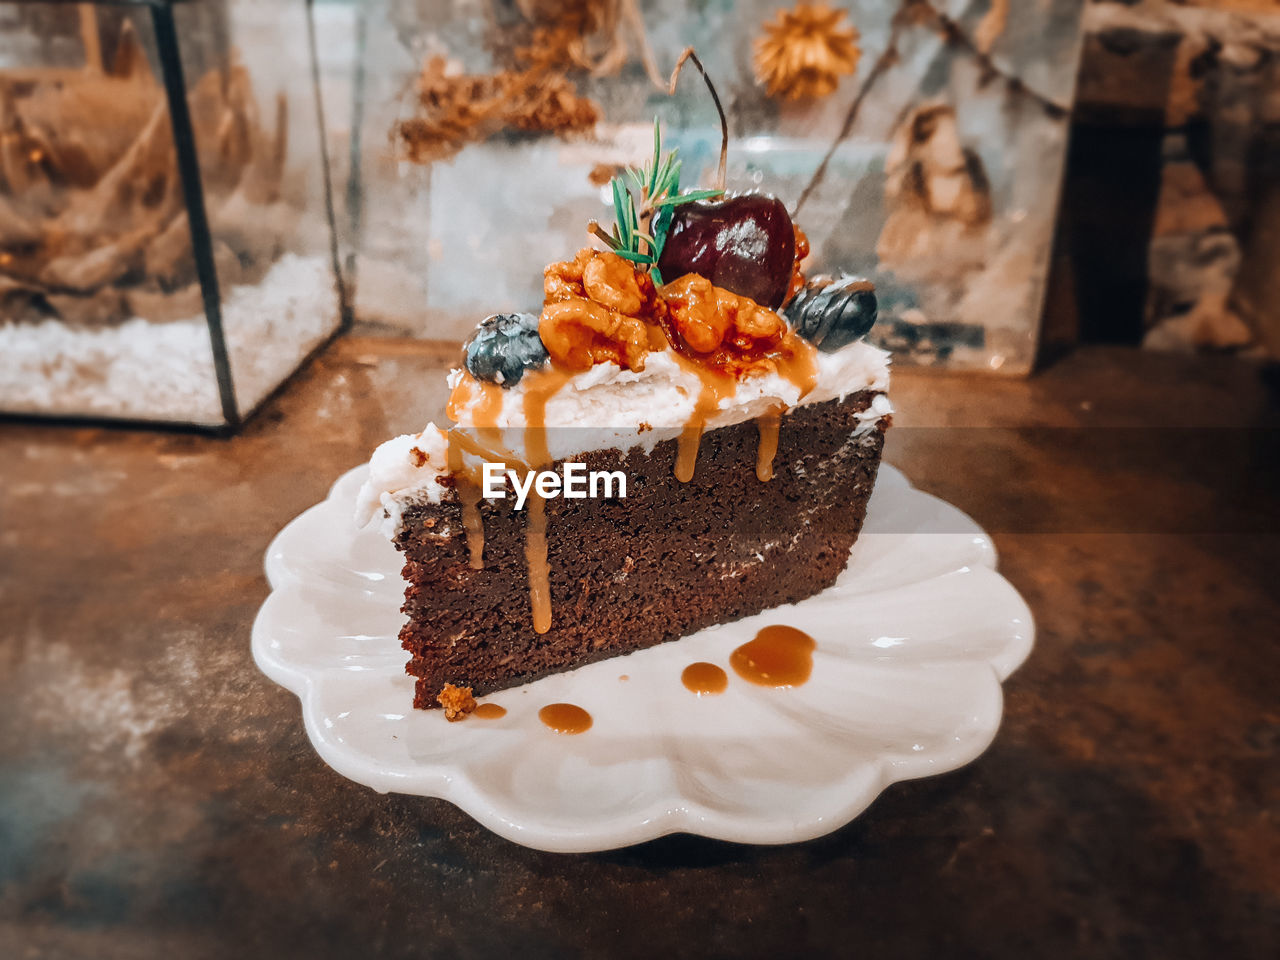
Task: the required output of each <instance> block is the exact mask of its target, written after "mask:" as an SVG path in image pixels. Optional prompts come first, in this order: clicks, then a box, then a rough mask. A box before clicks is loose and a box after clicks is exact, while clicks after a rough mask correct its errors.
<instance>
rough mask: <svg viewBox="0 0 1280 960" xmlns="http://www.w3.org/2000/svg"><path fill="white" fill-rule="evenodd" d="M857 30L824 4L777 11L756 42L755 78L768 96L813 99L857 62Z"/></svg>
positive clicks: (830, 89) (840, 12) (842, 14)
mask: <svg viewBox="0 0 1280 960" xmlns="http://www.w3.org/2000/svg"><path fill="white" fill-rule="evenodd" d="M859 56H860V51H859V50H858V31H857V30H855V29H854V28H853V27H852V26H851V25H850V24H849V23H848V22H846V20H845V12H844V11H843V10H833V9H832V8H831V7H829V6H827V5H826V4H825V3H818V4H811V3H800V4H797V5H796V7H795V9H793V10H779V11H778V13H777V16H776V17H775V18H774V19H773V21H772V22H766V23H765V24H764V27H763V32H762V33H761V35H760V36H759V37H758V38H757V39H756V42H755V60H754V64H755V71H756V79H757V80H758V81H759V82H760V83H762V84H764V86H765V91H766V92H767V93H768V95H769V96H771V97H785V98H787V99H788V100H802V99H815V98H818V97H825V96H827V95H828V94H831V93H833V92H834V91H835V89H836V86H837V85H838V84H839V82H840V78H841V77H842V76H846V75H848V74H851V73H853V71H854V70H855V69H857V66H858V57H859Z"/></svg>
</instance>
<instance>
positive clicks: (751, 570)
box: [395, 391, 883, 707]
mask: <svg viewBox="0 0 1280 960" xmlns="http://www.w3.org/2000/svg"><path fill="white" fill-rule="evenodd" d="M872 399H873V394H871V393H870V392H867V391H862V392H860V393H856V394H853V395H852V396H849V397H847V398H845V399H844V400H829V401H827V402H825V403H819V404H814V405H811V406H804V407H800V408H799V409H797V410H795V411H794V412H792V413H791V414H789V415H788V416H787V417H786V420H785V424H784V425H783V428H782V429H781V431H780V435H779V439H778V447H777V453H776V457H775V461H774V462H775V465H776V466H775V470H774V472H773V477H772V479H770V480H769V481H768V482H763V481H761V480H760V479H758V477H757V472H756V466H757V456H758V447H759V443H760V436H759V431H758V430H757V427H756V425H755V424H754V423H753V422H750V421H748V422H746V423H739V424H735V425H733V426H727V427H723V428H720V429H718V430H714V431H711V432H709V433H708V434H707V436H706V437H704V438H703V442H702V449H701V451H700V453H699V455H698V464H697V472H696V475H695V476H694V478H693V479H692V480H691V481H689V482H688V483H681V482H680V481H679V480H678V479H677V478H676V476H675V472H674V469H673V467H674V463H675V460H676V458H677V456H678V449H677V447H678V440H665V441H662V442H660V443H658V444H657V445H656V446H655V447H654V449H653V450H652V452H650V453H646V452H644V451H643V450H641V449H638V448H636V449H632V450H631V451H629V452H627V453H622V452H620V451H618V450H605V451H593V452H590V453H586V454H584V455H583V456H582V457H581V462H583V463H584V464H585V466H586V468H587V469H588V470H609V471H616V470H620V471H622V472H623V473H625V475H626V476H627V478H628V489H627V496H626V497H625V498H621V497H614V498H608V499H597V500H592V499H585V498H584V499H566V498H558V499H553V500H547V501H546V504H545V511H546V516H545V523H546V538H547V554H546V558H547V566H548V568H549V584H550V595H551V597H552V609H553V620H552V624H551V626H550V628H549V629H548V630H547V631H546V632H545V633H538V632H537V631H536V630H535V629H534V622H533V613H532V609H531V604H530V602H529V586H530V583H529V570H528V563H527V558H526V555H525V547H526V536H527V530H526V526H527V518H526V517H525V516H524V515H523V511H518V510H516V509H514V506H513V503H514V497H513V496H508V497H507V498H506V499H502V500H498V499H494V500H485V501H482V502H481V503H480V505H479V512H480V517H481V520H482V522H483V527H484V533H485V545H484V566H483V568H482V569H473V568H472V567H471V563H470V554H469V550H468V544H467V534H466V525H465V523H464V521H463V517H462V511H463V506H462V503H461V502H460V501H459V499H458V496H457V494H456V491H452V490H451V491H450V492H449V493H448V494H446V495H445V496H444V497H443V498H442V499H441V501H440V502H438V503H431V502H425V503H418V504H413V505H410V506H407V507H406V508H405V509H404V511H403V514H402V524H401V528H400V531H399V533H398V534H396V537H395V543H396V545H397V547H399V548H400V550H401V551H403V553H404V556H405V566H404V578H405V580H406V581H407V582H408V584H409V586H408V590H407V593H406V598H405V605H404V612H405V613H406V614H407V615H408V618H409V620H408V622H407V623H406V624H405V626H404V629H403V630H402V631H401V634H400V639H401V641H402V643H403V645H404V648H405V649H406V650H407V651H408V652H409V653H410V655H411V659H410V661H409V664H408V666H407V670H408V672H409V673H410V674H412V675H413V676H414V677H416V678H417V692H416V696H415V700H414V705H415V706H418V707H433V706H435V705H436V700H437V697H438V695H439V694H440V692H441V691H442V689H443V688H444V685H445V684H446V683H451V684H454V685H455V686H467V687H471V688H472V690H473V692H474V694H475V695H476V696H481V695H483V694H486V693H489V692H492V691H494V690H500V689H503V688H505V687H510V686H513V685H515V684H520V683H524V682H527V681H529V680H533V679H536V678H538V677H541V676H544V675H546V674H549V673H554V672H557V671H560V670H567V669H570V668H573V667H577V666H581V665H582V664H586V663H590V662H592V661H595V660H601V659H604V658H606V657H613V656H617V655H619V654H622V653H628V652H631V651H633V650H639V649H642V648H644V647H649V646H653V645H654V644H657V643H663V642H665V641H668V640H676V639H679V638H680V637H682V636H685V635H686V634H689V633H692V632H694V631H696V630H699V629H701V628H703V627H707V626H710V625H712V624H715V623H723V622H725V621H729V620H736V619H739V618H741V617H746V616H750V615H752V614H755V613H759V612H760V611H761V610H764V609H766V608H768V607H774V606H778V605H779V604H784V603H793V602H795V601H798V600H802V599H804V598H805V597H809V596H812V595H813V594H815V593H817V592H819V591H820V590H823V589H825V588H826V587H828V586H830V585H831V584H832V583H833V582H834V581H835V579H836V577H837V576H838V575H839V573H840V571H841V570H842V569H844V565H845V561H846V560H847V559H848V556H849V548H850V547H851V546H852V545H853V542H854V540H855V539H856V538H857V536H858V531H859V529H860V528H861V526H862V520H863V516H864V515H865V513H866V506H867V498H868V497H869V496H870V494H871V489H872V487H873V485H874V483H875V476H876V468H877V466H878V464H879V460H880V450H881V446H882V444H883V434H882V432H881V431H880V430H879V429H869V430H867V429H862V430H861V432H860V427H862V426H863V425H864V424H865V422H866V421H865V420H860V419H859V415H860V414H865V413H866V411H867V410H868V409H869V407H870V406H871V403H872ZM561 465H562V462H560V463H557V464H555V465H554V466H553V469H559V468H560V467H561ZM512 492H513V493H514V491H512Z"/></svg>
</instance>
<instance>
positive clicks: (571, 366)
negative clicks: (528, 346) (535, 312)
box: [538, 247, 667, 371]
mask: <svg viewBox="0 0 1280 960" xmlns="http://www.w3.org/2000/svg"><path fill="white" fill-rule="evenodd" d="M543 292H544V294H545V297H546V304H545V306H544V307H543V308H542V317H541V319H540V321H539V324H538V334H539V336H541V337H542V343H543V345H544V346H545V347H546V348H547V353H549V354H550V355H551V359H552V361H553V362H555V363H556V364H557V365H559V366H561V367H564V368H565V369H568V370H589V369H590V368H591V367H592V365H594V364H597V363H607V362H609V361H613V362H615V363H617V364H618V366H620V367H623V368H625V369H628V370H637V371H638V370H643V369H644V358H645V354H647V353H648V352H649V349H650V346H651V345H655V344H654V337H655V335H656V336H658V337H659V338H660V337H661V334H660V328H659V327H658V326H657V325H658V324H660V323H661V321H662V320H663V318H664V317H665V316H666V311H667V307H666V303H665V302H664V301H663V300H662V298H661V297H659V296H658V293H657V290H656V289H654V285H653V281H652V280H650V279H649V275H648V274H647V273H644V272H642V271H638V270H636V269H635V267H633V266H632V265H631V264H630V263H629V262H627V261H626V260H624V259H623V258H622V257H619V256H617V255H615V254H612V253H608V252H605V251H600V250H592V249H590V248H589V247H587V248H583V249H582V250H579V251H578V255H577V256H576V257H574V258H573V259H572V260H563V261H560V262H558V263H553V264H551V265H550V266H548V267H547V269H546V270H545V271H544V273H543ZM651 327H652V329H651Z"/></svg>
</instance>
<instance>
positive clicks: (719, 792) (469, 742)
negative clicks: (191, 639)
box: [253, 465, 1034, 852]
mask: <svg viewBox="0 0 1280 960" xmlns="http://www.w3.org/2000/svg"><path fill="white" fill-rule="evenodd" d="M364 472H365V468H364V467H359V468H357V469H355V470H352V471H350V472H349V473H347V474H345V475H344V476H343V477H342V478H341V479H339V480H338V482H337V483H336V484H334V486H333V489H332V490H331V491H330V493H329V497H328V499H326V500H325V501H324V502H323V503H320V504H317V505H316V506H314V507H312V508H311V509H310V510H308V511H306V512H305V513H303V514H302V515H301V516H300V517H298V518H297V519H295V520H294V521H293V522H292V523H290V524H289V525H288V526H287V527H285V528H284V529H283V530H282V531H281V532H280V534H279V535H278V536H277V537H276V539H275V541H274V542H273V543H272V544H271V547H270V549H269V550H268V551H267V558H266V568H267V578H268V579H269V580H270V582H271V586H272V588H273V592H272V593H271V595H270V596H269V597H268V598H267V600H266V602H265V603H264V604H263V606H262V610H261V611H260V612H259V614H258V617H257V620H256V622H255V623H254V627H253V653H254V657H255V659H256V660H257V662H258V665H259V666H260V667H261V668H262V670H263V672H265V673H266V674H267V676H269V677H271V678H272V679H273V680H275V681H277V682H278V683H280V684H282V685H284V686H285V687H287V688H288V689H290V690H292V691H293V692H294V693H295V694H297V695H298V697H299V698H300V699H301V701H302V715H303V720H304V721H305V723H306V729H307V734H308V735H309V736H310V737H311V742H312V743H313V744H314V745H315V748H316V750H317V751H318V752H319V754H320V756H321V757H323V758H324V760H325V761H326V762H327V763H329V764H330V765H331V766H332V767H333V768H334V769H335V770H337V771H338V772H339V773H341V774H343V775H344V776H346V777H349V778H351V779H352V780H355V781H357V782H359V783H363V784H367V785H368V786H370V787H373V788H374V789H375V790H379V791H382V792H387V791H395V792H397V793H408V794H417V795H421V796H429V797H441V798H443V799H445V800H449V801H450V802H452V803H454V804H456V805H457V806H459V807H461V808H462V809H463V810H465V811H466V812H467V813H469V814H470V815H471V816H473V817H475V819H476V820H478V821H480V822H481V823H482V824H484V825H485V826H486V827H488V828H489V829H490V830H492V831H494V832H495V833H497V834H500V835H501V836H503V837H506V838H507V839H509V840H513V841H515V842H516V843H521V844H524V845H526V846H530V847H536V848H539V849H542V850H553V851H565V852H584V851H591V850H606V849H611V848H614V847H621V846H626V845H628V844H632V843H639V842H641V841H644V840H650V839H652V838H654V837H660V836H663V835H664V834H668V833H676V832H686V833H694V834H701V835H703V836H707V837H717V838H720V839H724V840H733V841H738V842H742V843H789V842H794V841H798V840H806V839H809V838H812V837H816V836H821V835H822V834H824V833H827V832H829V831H831V830H834V829H836V828H837V827H839V826H841V825H843V824H845V823H847V822H848V821H849V820H851V819H853V818H854V817H855V816H857V815H858V814H859V813H861V812H862V811H863V810H864V809H866V807H867V806H868V805H869V804H870V803H871V801H872V800H874V799H875V797H876V795H877V794H878V793H879V792H880V791H881V790H883V789H884V788H885V787H886V786H888V785H889V784H890V783H894V782H896V781H899V780H907V779H911V778H914V777H923V776H927V775H930V774H935V773H942V772H944V771H947V770H952V769H955V768H956V767H960V766H963V765H964V764H966V763H968V762H969V761H971V760H973V759H974V758H975V757H977V756H978V755H979V754H980V753H982V751H983V750H984V749H986V747H987V745H988V744H989V743H990V742H991V740H992V738H993V737H994V736H995V733H996V729H997V727H998V726H999V724H1000V713H1001V706H1002V701H1001V690H1000V682H1001V681H1002V680H1003V679H1004V678H1005V677H1007V676H1008V675H1009V674H1010V673H1011V672H1013V670H1014V669H1015V668H1016V667H1017V666H1018V665H1019V664H1020V663H1022V661H1023V660H1024V659H1025V658H1026V656H1027V654H1028V653H1029V652H1030V650H1031V643H1032V636H1033V632H1034V628H1033V626H1032V620H1031V613H1030V611H1029V610H1028V609H1027V606H1026V604H1025V603H1024V602H1023V600H1022V598H1021V597H1020V596H1019V595H1018V594H1017V592H1016V591H1015V590H1014V589H1013V587H1011V586H1010V585H1009V583H1008V582H1007V581H1006V580H1004V578H1002V577H1001V576H1000V575H999V574H997V573H996V572H995V551H994V549H993V548H992V545H991V541H990V539H989V538H988V537H987V535H986V534H985V533H983V532H982V530H980V529H979V528H978V526H977V525H976V524H974V522H973V521H972V520H970V519H969V518H968V517H966V516H964V514H962V513H960V512H959V511H958V510H956V509H955V508H954V507H952V506H950V505H949V504H946V503H944V502H943V501H941V500H938V499H937V498H936V497H932V496H930V495H928V494H925V493H922V492H920V491H919V490H916V489H914V488H913V487H912V486H911V485H910V484H909V483H908V482H907V481H906V479H905V478H904V477H903V476H902V474H901V473H899V472H898V471H897V470H895V469H894V468H892V467H890V466H888V465H885V466H883V467H881V470H880V477H879V481H878V483H877V485H876V490H875V494H874V496H873V497H872V498H871V504H870V506H869V508H868V512H867V522H866V526H865V528H864V530H863V533H862V536H861V537H860V538H859V540H858V542H857V544H856V545H855V547H854V549H853V552H852V554H851V556H850V560H849V565H848V568H847V569H846V570H845V572H844V573H843V574H842V575H841V577H840V579H839V580H838V581H837V583H836V584H835V586H833V587H831V588H830V589H829V590H826V591H824V592H823V593H821V594H819V595H818V596H816V597H812V598H810V599H808V600H806V601H804V602H803V603H799V604H795V605H793V606H788V607H780V608H775V609H773V610H769V611H766V612H765V613H763V614H761V615H759V616H756V617H751V618H748V619H746V620H741V621H739V622H737V623H732V624H727V625H722V626H718V627H712V628H710V629H708V630H703V631H701V632H700V633H697V634H694V635H693V636H690V637H686V638H685V639H683V640H680V641H678V642H675V643H667V644H662V645H661V646H658V647H653V648H651V649H649V650H644V651H641V652H639V653H634V654H631V655H629V656H626V657H623V658H615V659H613V660H606V661H604V662H602V663H595V664H592V665H590V666H587V667H583V668H581V669H579V670H575V671H572V672H570V673H565V674H560V675H557V676H553V677H548V678H546V679H544V680H539V681H537V682H535V683H530V684H527V685H525V686H523V687H518V688H516V689H514V690H506V691H502V692H500V693H497V694H494V695H492V696H491V697H488V698H486V699H487V700H489V701H492V702H495V703H498V704H501V705H502V706H503V707H505V708H506V709H507V714H506V716H505V717H503V718H501V719H499V720H481V719H477V718H474V717H471V718H468V719H467V720H466V721H465V722H463V723H448V722H447V721H446V720H445V719H444V716H443V714H442V713H441V712H440V711H422V710H413V709H412V707H411V704H412V702H413V680H412V678H410V677H408V676H406V675H405V673H404V663H405V659H406V655H405V653H404V651H403V650H401V648H400V645H399V643H398V642H397V639H396V636H397V633H398V632H399V629H400V625H401V622H402V619H403V618H402V616H401V614H400V612H399V608H400V604H401V601H402V599H403V589H404V584H403V581H402V580H401V578H400V573H399V571H400V558H399V554H398V553H397V552H396V550H395V548H394V547H393V546H392V545H391V544H390V543H389V542H388V541H387V540H386V539H384V538H383V537H382V536H381V535H380V534H378V533H376V532H373V531H360V530H357V529H356V528H355V526H354V524H353V522H352V519H351V516H352V504H353V502H354V497H355V493H356V490H357V489H358V488H359V486H360V483H361V481H362V480H363V479H364ZM772 623H785V624H789V625H791V626H795V627H799V628H800V629H802V630H804V631H805V632H807V633H809V634H811V635H812V636H813V637H814V638H815V639H816V641H817V649H816V651H815V654H814V667H813V674H812V677H811V679H810V680H809V682H808V683H806V684H804V685H803V686H800V687H795V688H782V689H772V688H763V687H757V686H753V685H751V684H749V683H746V682H744V681H741V680H739V679H738V678H737V677H736V676H734V675H733V673H732V671H730V672H729V673H730V683H729V689H728V690H727V691H726V692H725V693H723V694H721V695H719V696H714V697H697V696H694V695H693V694H691V693H689V692H688V691H687V690H686V689H685V688H684V686H683V685H682V684H681V681H680V673H681V671H682V670H683V669H684V667H685V666H687V665H688V664H690V663H692V662H694V661H697V660H709V661H712V662H714V663H719V664H721V665H724V666H726V667H727V665H728V659H729V653H730V651H732V650H733V648H734V647H736V646H738V645H739V644H741V643H743V642H745V641H747V640H749V639H751V638H752V637H753V636H754V635H755V634H756V632H757V631H758V630H759V629H760V628H761V627H762V626H765V625H767V624H772ZM623 675H626V677H627V679H626V680H623V679H621V677H622V676H623ZM559 701H568V702H571V703H576V704H579V705H581V706H583V707H585V708H586V709H587V710H588V711H590V713H591V715H592V717H593V718H594V725H593V726H592V727H591V729H590V730H589V731H587V732H586V733H584V734H580V735H578V736H565V735H562V734H558V733H555V732H553V731H551V730H549V729H548V728H546V727H545V726H543V725H542V723H541V722H540V721H539V720H538V716H537V714H538V710H539V708H540V707H542V706H544V705H546V704H549V703H555V702H559Z"/></svg>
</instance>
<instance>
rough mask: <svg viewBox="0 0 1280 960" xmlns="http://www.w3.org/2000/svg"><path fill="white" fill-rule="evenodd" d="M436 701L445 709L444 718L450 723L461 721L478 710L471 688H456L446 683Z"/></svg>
mask: <svg viewBox="0 0 1280 960" xmlns="http://www.w3.org/2000/svg"><path fill="white" fill-rule="evenodd" d="M436 701H437V702H438V703H439V704H440V706H442V707H444V718H445V719H446V720H448V721H449V722H450V723H453V722H454V721H455V720H461V719H463V718H464V717H466V715H467V714H468V713H470V712H471V711H472V710H474V709H475V708H476V698H475V697H473V696H472V695H471V688H470V687H455V686H454V685H453V684H452V683H446V684H445V685H444V689H443V690H441V691H440V693H439V694H438V695H437V696H436Z"/></svg>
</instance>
